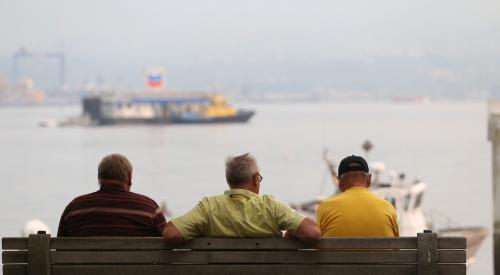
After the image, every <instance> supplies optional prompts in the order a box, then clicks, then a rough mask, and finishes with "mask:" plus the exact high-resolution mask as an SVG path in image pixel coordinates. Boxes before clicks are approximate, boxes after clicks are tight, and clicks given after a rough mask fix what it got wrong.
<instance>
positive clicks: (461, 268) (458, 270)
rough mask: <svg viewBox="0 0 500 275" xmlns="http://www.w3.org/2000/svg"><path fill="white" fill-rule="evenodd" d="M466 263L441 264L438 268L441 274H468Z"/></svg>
mask: <svg viewBox="0 0 500 275" xmlns="http://www.w3.org/2000/svg"><path fill="white" fill-rule="evenodd" d="M466 269H467V266H466V265H465V264H440V265H438V270H439V274H440V275H466V274H467V271H466Z"/></svg>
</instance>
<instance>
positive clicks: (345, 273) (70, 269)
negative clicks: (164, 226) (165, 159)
mask: <svg viewBox="0 0 500 275" xmlns="http://www.w3.org/2000/svg"><path fill="white" fill-rule="evenodd" d="M271 273H272V274H273V275H303V274H320V275H323V274H324V275H327V274H328V275H331V274H335V275H366V274H370V275H415V274H416V266H415V265H288V264H283V265H54V266H53V268H52V274H53V275H67V274H71V275H89V274H92V275H136V274H147V275H165V274H169V275H170V274H194V275H198V274H200V275H201V274H217V275H220V274H238V275H250V274H255V275H262V274H271ZM442 274H446V273H442ZM448 274H450V273H448ZM453 275H455V274H453ZM459 275H461V274H459Z"/></svg>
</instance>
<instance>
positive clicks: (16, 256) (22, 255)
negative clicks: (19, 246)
mask: <svg viewBox="0 0 500 275" xmlns="http://www.w3.org/2000/svg"><path fill="white" fill-rule="evenodd" d="M2 263H4V264H10V263H24V264H26V263H28V252H26V251H3V252H2Z"/></svg>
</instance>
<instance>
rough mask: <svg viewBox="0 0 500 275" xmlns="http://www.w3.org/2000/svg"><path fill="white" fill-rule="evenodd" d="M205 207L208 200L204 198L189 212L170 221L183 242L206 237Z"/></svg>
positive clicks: (206, 216)
mask: <svg viewBox="0 0 500 275" xmlns="http://www.w3.org/2000/svg"><path fill="white" fill-rule="evenodd" d="M206 205H208V199H207V198H204V199H203V200H202V201H200V202H199V203H198V204H197V205H196V206H195V207H194V208H193V209H191V210H190V211H189V212H187V213H186V214H184V215H182V216H180V217H178V218H174V219H172V220H171V222H172V223H173V224H174V225H175V227H176V228H177V230H179V232H180V233H181V234H182V237H183V238H184V240H185V241H188V240H191V239H193V238H195V237H198V236H203V235H206V232H207V228H208V215H207V213H208V208H205V206H206Z"/></svg>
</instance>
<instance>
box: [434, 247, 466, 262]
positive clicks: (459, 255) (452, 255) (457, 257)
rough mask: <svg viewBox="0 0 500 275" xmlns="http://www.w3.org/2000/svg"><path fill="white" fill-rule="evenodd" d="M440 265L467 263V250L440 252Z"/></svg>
mask: <svg viewBox="0 0 500 275" xmlns="http://www.w3.org/2000/svg"><path fill="white" fill-rule="evenodd" d="M438 253H439V257H438V263H440V264H441V263H457V264H459V263H465V262H466V261H467V251H466V250H439V251H438Z"/></svg>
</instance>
